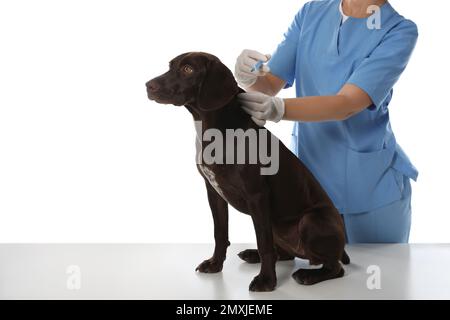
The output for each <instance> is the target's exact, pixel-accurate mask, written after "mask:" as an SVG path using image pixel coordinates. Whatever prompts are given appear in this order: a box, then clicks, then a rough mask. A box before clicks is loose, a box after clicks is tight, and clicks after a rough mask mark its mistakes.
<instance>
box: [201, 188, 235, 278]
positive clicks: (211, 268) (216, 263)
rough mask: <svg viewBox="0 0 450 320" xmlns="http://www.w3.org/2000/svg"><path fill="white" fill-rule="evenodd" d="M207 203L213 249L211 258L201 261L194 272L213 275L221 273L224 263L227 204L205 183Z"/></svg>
mask: <svg viewBox="0 0 450 320" xmlns="http://www.w3.org/2000/svg"><path fill="white" fill-rule="evenodd" d="M206 189H207V191H208V201H209V206H210V207H211V212H212V215H213V219H214V240H215V248H214V254H213V256H212V257H211V258H210V259H208V260H205V261H203V262H202V263H201V264H200V265H199V266H198V267H197V268H196V269H195V270H196V271H199V272H204V273H215V272H220V271H222V267H223V262H224V261H225V258H226V254H227V248H228V246H229V245H230V242H229V241H228V203H227V202H226V201H225V200H224V199H223V198H222V197H221V196H220V195H219V194H218V193H217V191H216V190H214V188H213V187H212V186H211V185H210V184H209V182H208V181H206Z"/></svg>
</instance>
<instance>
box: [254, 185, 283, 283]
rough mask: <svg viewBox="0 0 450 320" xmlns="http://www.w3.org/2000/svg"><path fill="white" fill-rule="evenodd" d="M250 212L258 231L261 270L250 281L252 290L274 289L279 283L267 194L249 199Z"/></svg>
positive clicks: (257, 239)
mask: <svg viewBox="0 0 450 320" xmlns="http://www.w3.org/2000/svg"><path fill="white" fill-rule="evenodd" d="M249 206H250V213H251V216H252V220H253V225H254V227H255V232H256V242H257V245H258V253H259V256H260V259H261V270H260V272H259V274H258V275H257V276H256V277H255V278H254V279H253V280H252V282H251V283H250V286H249V289H250V291H258V292H259V291H273V290H274V289H275V287H276V285H277V276H276V273H275V263H276V260H277V256H276V253H275V249H274V243H273V236H272V225H271V222H270V203H269V197H268V195H267V194H258V195H256V196H253V197H252V198H251V199H250V201H249Z"/></svg>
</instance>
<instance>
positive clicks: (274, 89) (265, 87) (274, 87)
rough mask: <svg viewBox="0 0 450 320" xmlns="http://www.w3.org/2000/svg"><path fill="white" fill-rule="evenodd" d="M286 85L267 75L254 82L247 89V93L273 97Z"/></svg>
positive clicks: (281, 80) (271, 75)
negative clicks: (258, 93) (259, 93)
mask: <svg viewBox="0 0 450 320" xmlns="http://www.w3.org/2000/svg"><path fill="white" fill-rule="evenodd" d="M285 85H286V81H284V80H283V79H280V78H278V77H277V76H274V75H273V74H271V73H267V74H266V75H265V76H263V77H258V78H257V80H256V82H255V83H254V84H253V85H252V86H250V87H248V88H247V91H248V92H262V93H265V94H267V95H269V96H271V97H275V96H276V95H277V94H278V93H279V92H280V91H281V89H283V88H284V87H285Z"/></svg>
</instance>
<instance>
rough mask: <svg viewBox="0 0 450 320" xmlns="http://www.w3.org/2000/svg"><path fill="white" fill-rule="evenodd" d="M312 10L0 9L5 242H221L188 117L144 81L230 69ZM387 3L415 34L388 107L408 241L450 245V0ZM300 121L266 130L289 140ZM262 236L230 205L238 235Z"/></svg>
mask: <svg viewBox="0 0 450 320" xmlns="http://www.w3.org/2000/svg"><path fill="white" fill-rule="evenodd" d="M303 3H304V1H299V0H285V1H268V0H264V1H261V0H259V1H256V0H245V1H242V0H241V1H237V0H229V1H222V2H219V1H211V0H193V1H186V0H184V1H183V0H164V1H137V0H133V1H125V0H121V1H111V0H108V1H106V0H103V1H99V0H95V1H87V0H82V1H56V0H55V1H48V0H41V1H20V0H18V1H8V2H7V1H2V2H0V46H1V48H0V242H66V241H70V242H72V241H73V242H211V241H213V228H212V218H211V214H210V211H209V207H208V203H207V199H206V193H205V187H204V184H203V179H202V178H201V177H200V176H199V174H198V173H197V171H196V168H195V164H194V149H195V148H194V128H193V123H192V119H191V116H190V114H189V113H188V112H187V111H186V110H184V108H177V107H173V106H162V105H157V104H155V103H153V102H150V101H148V100H147V97H146V91H145V87H144V84H145V82H146V81H147V80H149V79H150V78H153V77H154V76H157V75H159V74H160V73H162V72H164V71H166V69H167V63H168V61H169V60H170V59H171V58H173V57H174V56H176V55H178V54H180V53H182V52H186V51H207V52H210V53H213V54H215V55H217V56H218V57H220V58H221V59H222V61H223V62H224V63H225V64H226V65H227V66H229V67H230V68H233V67H234V62H235V59H236V57H237V55H238V54H239V53H240V51H241V50H242V49H244V48H252V49H256V50H259V51H262V52H266V53H270V52H272V51H273V50H274V49H275V47H276V45H277V44H278V43H279V41H280V40H281V38H282V34H283V32H284V31H285V30H286V28H287V27H288V25H289V24H290V23H291V21H292V18H293V16H294V15H295V13H296V12H297V11H298V9H299V8H300V7H301V6H302V4H303ZM391 4H392V5H393V6H394V7H395V8H396V9H397V11H399V12H400V13H401V14H403V15H404V16H406V17H408V18H410V19H412V20H414V21H415V22H416V23H417V24H418V26H419V32H420V39H419V43H418V46H417V49H416V51H415V53H414V56H413V58H412V60H411V62H410V65H409V67H408V68H407V70H406V72H405V73H404V75H403V77H402V78H401V80H400V82H399V83H398V84H397V86H396V88H395V94H394V99H393V101H392V103H391V105H390V110H391V118H392V125H393V129H394V132H395V134H396V137H397V139H398V142H399V143H400V144H401V145H402V147H403V148H404V149H405V150H406V152H407V153H408V155H409V156H410V158H411V159H412V161H413V162H414V164H415V165H416V166H417V168H418V169H419V171H420V176H419V180H418V183H413V203H412V206H413V227H412V234H411V241H412V242H450V232H449V231H448V230H449V226H450V209H449V203H448V199H449V194H448V190H449V188H448V184H447V182H448V181H449V180H450V179H449V178H450V173H449V170H448V164H449V163H450V155H449V152H448V151H447V148H448V146H449V143H448V140H447V139H448V137H450V125H449V116H450V111H449V109H450V108H449V107H450V106H449V102H448V99H447V97H448V92H449V88H448V85H449V81H448V77H449V72H450V62H449V61H448V57H449V56H450V52H449V49H448V38H449V35H448V33H449V31H450V27H449V26H448V22H447V21H448V15H449V14H450V3H448V1H442V0H433V1H431V0H428V1H419V0H408V1H407V0H392V1H391ZM282 96H286V97H290V96H294V92H293V91H292V89H291V90H288V91H285V92H283V93H282ZM291 126H292V123H288V122H286V123H283V124H278V125H270V126H269V128H270V129H271V130H272V131H273V132H274V133H276V134H277V135H278V136H279V137H280V138H281V139H282V140H284V141H287V142H288V141H289V139H290V130H291ZM386 223H389V222H388V221H387V222H386ZM254 239H255V237H254V231H253V227H252V224H251V221H250V218H249V217H248V216H245V215H242V214H240V213H237V212H236V211H235V210H230V240H231V241H233V242H249V241H254Z"/></svg>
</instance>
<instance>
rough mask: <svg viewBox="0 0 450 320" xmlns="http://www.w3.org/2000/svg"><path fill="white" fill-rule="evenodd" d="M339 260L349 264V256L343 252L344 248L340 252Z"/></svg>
mask: <svg viewBox="0 0 450 320" xmlns="http://www.w3.org/2000/svg"><path fill="white" fill-rule="evenodd" d="M341 262H342V263H343V264H349V263H350V257H349V256H348V254H347V252H345V250H344V253H343V254H342V257H341Z"/></svg>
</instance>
